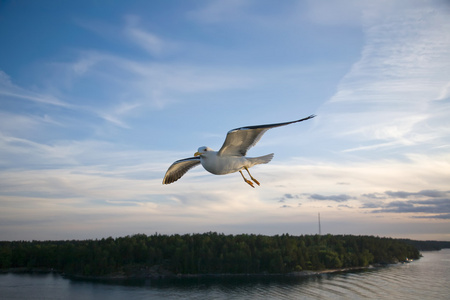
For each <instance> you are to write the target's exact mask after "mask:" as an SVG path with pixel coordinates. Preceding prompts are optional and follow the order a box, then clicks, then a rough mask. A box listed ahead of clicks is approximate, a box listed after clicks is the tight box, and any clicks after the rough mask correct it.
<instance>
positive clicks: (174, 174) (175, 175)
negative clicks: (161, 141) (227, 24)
mask: <svg viewBox="0 0 450 300" xmlns="http://www.w3.org/2000/svg"><path fill="white" fill-rule="evenodd" d="M199 164H200V157H190V158H185V159H180V160H177V161H176V162H174V163H173V164H172V165H171V166H170V167H169V169H168V170H167V172H166V175H164V179H163V184H170V183H172V182H175V181H177V180H178V179H180V178H181V176H183V175H184V174H186V172H187V171H189V170H190V169H192V168H193V167H195V166H197V165H199Z"/></svg>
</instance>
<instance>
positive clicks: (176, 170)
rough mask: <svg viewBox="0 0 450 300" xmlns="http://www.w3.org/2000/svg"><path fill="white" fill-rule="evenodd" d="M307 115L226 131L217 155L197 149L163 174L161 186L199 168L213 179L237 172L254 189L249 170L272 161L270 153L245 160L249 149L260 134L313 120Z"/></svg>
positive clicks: (209, 150) (211, 151)
mask: <svg viewBox="0 0 450 300" xmlns="http://www.w3.org/2000/svg"><path fill="white" fill-rule="evenodd" d="M314 117H315V115H310V116H308V117H306V118H303V119H300V120H296V121H291V122H284V123H276V124H266V125H256V126H245V127H240V128H236V129H232V130H230V131H228V133H227V137H226V138H225V142H224V143H223V145H222V148H220V150H219V151H214V150H213V149H211V148H209V147H206V146H203V147H200V148H198V151H197V152H196V153H195V154H194V157H189V158H185V159H180V160H177V161H176V162H174V163H173V164H172V165H171V166H170V167H169V169H168V170H167V172H166V175H165V176H164V179H163V182H162V183H163V184H170V183H172V182H175V181H177V180H178V179H180V178H181V177H182V176H183V175H184V174H186V172H187V171H189V170H190V169H192V168H193V167H195V166H198V165H199V164H202V166H203V168H205V170H206V171H208V172H210V173H212V174H215V175H225V174H230V173H235V172H239V173H241V176H242V178H243V179H244V181H245V182H246V183H248V184H249V185H250V186H251V187H253V188H254V187H255V186H254V185H253V183H256V184H257V185H260V183H259V181H258V180H256V179H255V178H253V176H252V175H251V174H250V171H249V170H248V169H249V168H250V167H253V166H254V165H259V164H267V163H268V162H270V161H271V160H272V158H273V153H271V154H267V155H264V156H259V157H246V156H245V155H246V154H247V151H248V149H250V148H251V147H253V146H254V145H255V144H256V143H257V142H258V141H259V140H260V139H261V137H262V136H263V134H264V133H265V132H266V131H267V130H269V129H271V128H275V127H281V126H285V125H289V124H293V123H298V122H302V121H306V120H309V119H312V118H314ZM242 170H245V171H247V173H248V175H249V176H250V179H251V180H252V181H253V182H252V181H250V180H248V179H247V178H245V176H244V174H243V173H242Z"/></svg>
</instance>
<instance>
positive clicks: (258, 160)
mask: <svg viewBox="0 0 450 300" xmlns="http://www.w3.org/2000/svg"><path fill="white" fill-rule="evenodd" d="M272 158H273V153H270V154H267V155H264V156H258V157H250V158H248V159H249V160H250V161H251V163H252V166H254V165H259V164H267V163H268V162H270V161H271V160H272Z"/></svg>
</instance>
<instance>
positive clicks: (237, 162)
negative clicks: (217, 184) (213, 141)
mask: <svg viewBox="0 0 450 300" xmlns="http://www.w3.org/2000/svg"><path fill="white" fill-rule="evenodd" d="M204 148H206V147H200V148H199V149H198V150H199V151H198V152H197V153H202V152H201V151H202V149H204ZM207 149H208V150H207V151H204V152H203V153H202V154H201V155H199V156H200V162H201V164H202V166H203V168H205V170H206V171H208V172H209V173H212V174H215V175H225V174H230V173H234V172H238V171H239V170H242V169H244V168H251V167H253V166H254V165H258V164H266V163H268V162H270V161H271V160H272V158H273V153H271V154H268V155H264V156H260V157H245V156H221V155H219V154H218V152H217V151H213V150H212V149H210V148H207Z"/></svg>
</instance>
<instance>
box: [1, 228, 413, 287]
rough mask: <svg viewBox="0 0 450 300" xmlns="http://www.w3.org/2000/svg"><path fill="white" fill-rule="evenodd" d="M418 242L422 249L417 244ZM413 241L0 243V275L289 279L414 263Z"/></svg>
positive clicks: (167, 238) (211, 238)
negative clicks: (39, 272)
mask: <svg viewBox="0 0 450 300" xmlns="http://www.w3.org/2000/svg"><path fill="white" fill-rule="evenodd" d="M419 243H420V242H419ZM419 257H420V253H419V250H418V248H417V245H414V243H412V242H411V240H399V239H392V238H382V237H374V236H353V235H301V236H292V235H289V234H283V235H275V236H265V235H254V234H240V235H224V234H218V233H215V232H209V233H203V234H185V235H178V234H175V235H161V234H157V233H156V234H154V235H150V236H147V235H145V234H136V235H132V236H126V237H119V238H111V237H109V238H106V239H105V238H104V239H101V240H81V241H79V240H70V241H31V242H30V241H14V242H0V268H1V269H2V270H4V271H11V270H24V271H27V270H28V271H30V270H54V271H57V272H61V273H64V274H66V275H70V276H82V277H92V278H94V277H97V278H101V277H104V278H114V277H116V278H129V277H163V276H200V275H207V274H208V275H220V274H258V275H262V274H295V273H301V272H303V273H305V272H306V273H307V271H320V270H328V269H349V268H358V267H361V268H362V267H367V266H369V265H374V264H390V263H398V262H403V261H407V260H408V259H418V258H419Z"/></svg>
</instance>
